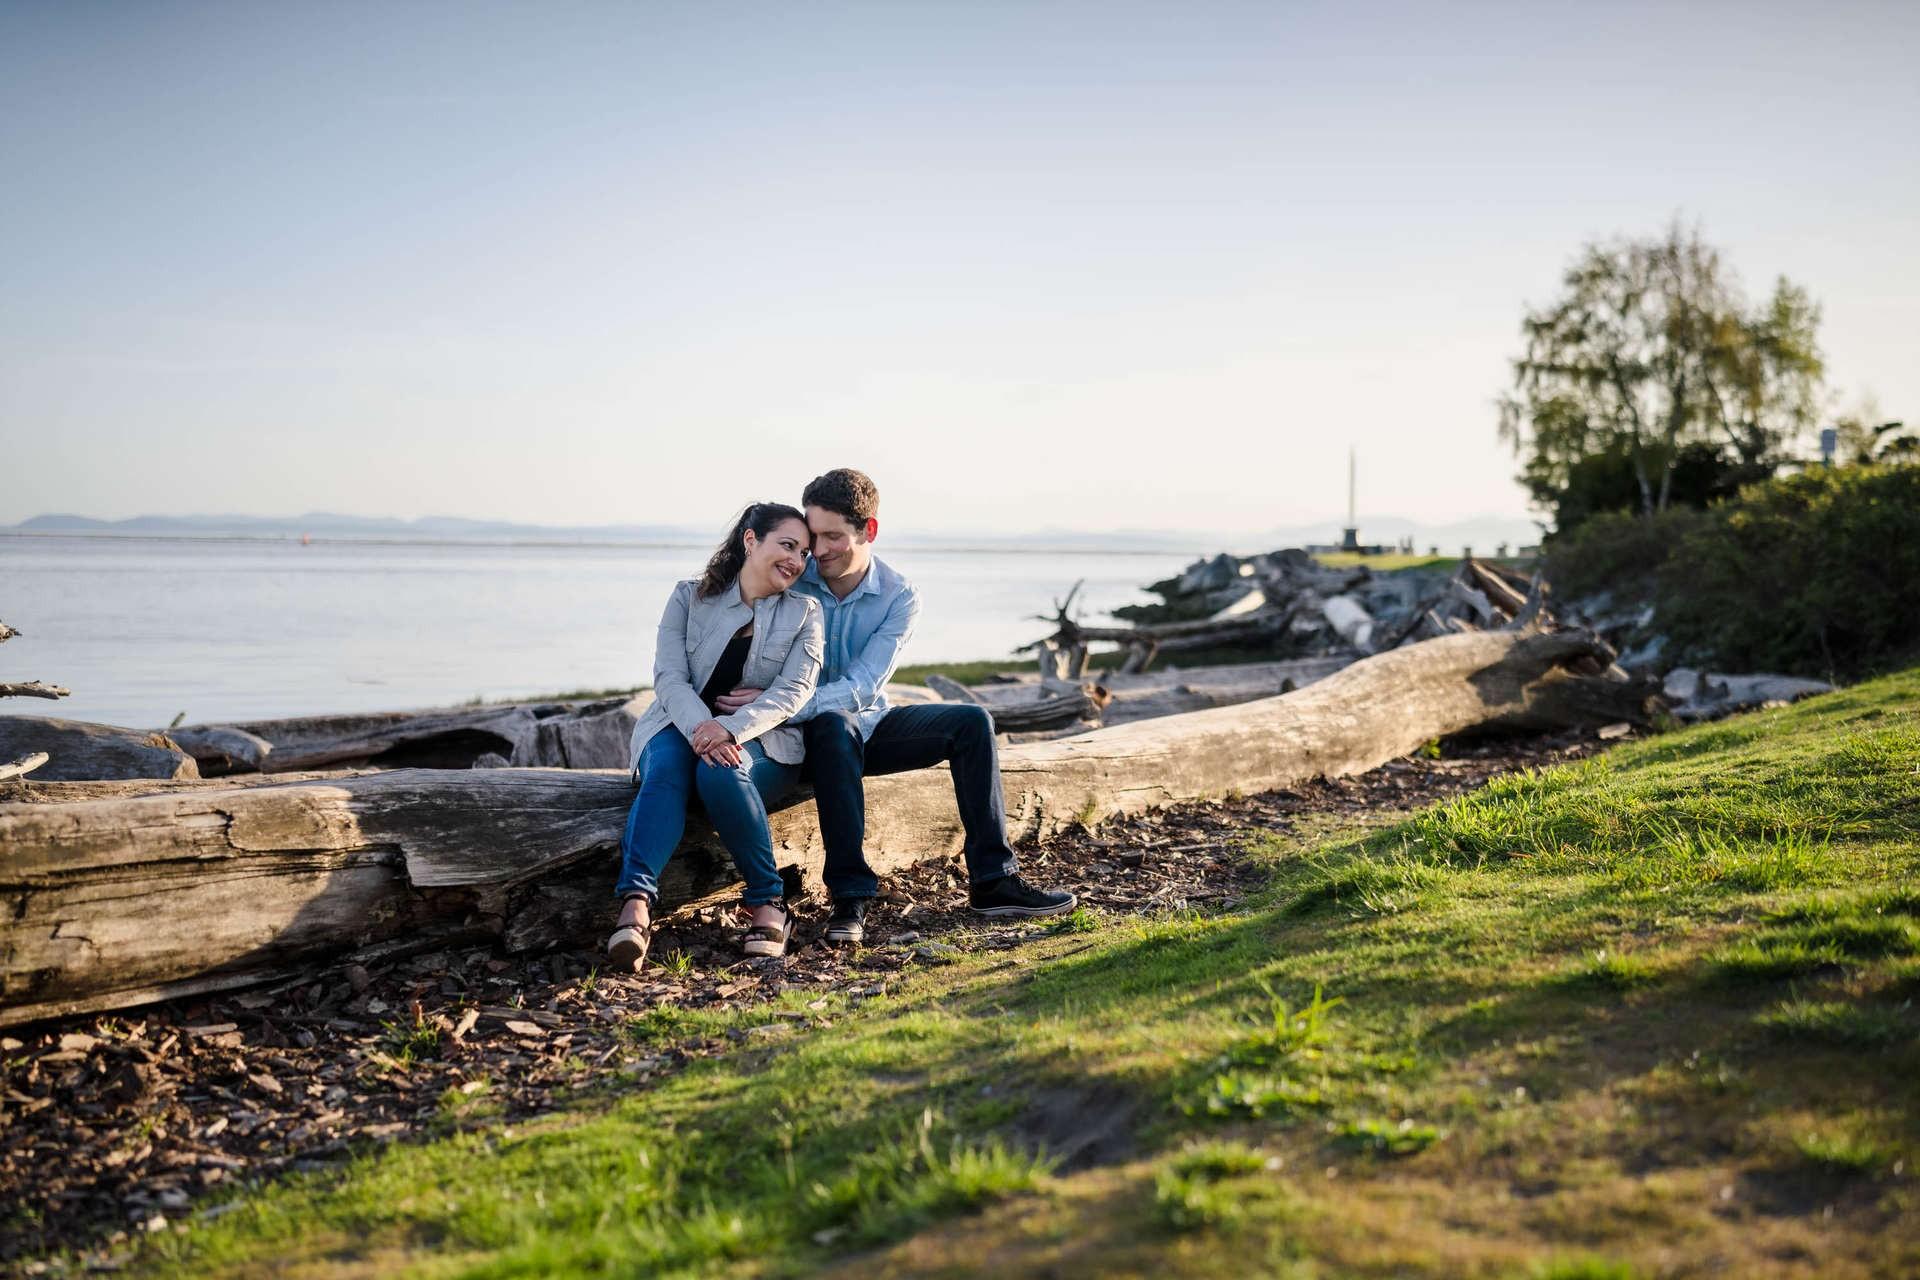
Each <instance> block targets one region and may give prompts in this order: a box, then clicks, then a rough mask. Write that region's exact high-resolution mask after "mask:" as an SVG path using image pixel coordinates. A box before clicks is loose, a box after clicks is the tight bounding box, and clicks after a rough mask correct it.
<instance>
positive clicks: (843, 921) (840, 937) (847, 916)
mask: <svg viewBox="0 0 1920 1280" xmlns="http://www.w3.org/2000/svg"><path fill="white" fill-rule="evenodd" d="M866 920H867V899H865V898H846V899H839V898H836V899H835V900H834V903H833V914H832V915H830V916H828V917H827V941H828V942H846V943H856V942H863V941H865V940H866V936H867V924H866Z"/></svg>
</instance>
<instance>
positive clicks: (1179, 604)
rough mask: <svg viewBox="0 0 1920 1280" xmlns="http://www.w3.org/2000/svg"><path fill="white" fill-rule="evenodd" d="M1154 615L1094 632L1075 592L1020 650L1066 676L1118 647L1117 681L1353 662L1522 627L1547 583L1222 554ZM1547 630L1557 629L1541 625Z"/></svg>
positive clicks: (1504, 573) (1144, 608)
mask: <svg viewBox="0 0 1920 1280" xmlns="http://www.w3.org/2000/svg"><path fill="white" fill-rule="evenodd" d="M1148 590H1149V591H1152V592H1154V593H1155V594H1157V595H1159V596H1160V597H1161V600H1162V603H1161V604H1157V605H1134V606H1128V607H1126V608H1122V609H1117V610H1115V611H1114V612H1115V616H1116V617H1119V618H1121V619H1123V620H1125V621H1129V622H1131V623H1132V624H1133V625H1131V626H1124V627H1088V626H1083V625H1081V624H1080V623H1079V622H1078V621H1077V620H1076V619H1075V618H1074V617H1073V600H1074V596H1075V595H1077V594H1078V591H1079V588H1078V585H1077V584H1076V586H1075V588H1074V590H1073V591H1070V592H1068V593H1067V598H1066V599H1065V600H1063V601H1057V602H1056V603H1055V605H1054V616H1053V617H1052V618H1050V619H1043V621H1051V622H1052V623H1053V624H1054V631H1053V634H1052V635H1050V636H1047V637H1045V638H1044V639H1041V640H1036V641H1034V642H1033V643H1032V644H1029V645H1026V646H1024V647H1023V648H1022V649H1021V650H1020V652H1026V651H1033V652H1036V653H1038V654H1040V655H1041V664H1042V666H1043V668H1046V667H1051V668H1052V669H1054V670H1055V671H1056V672H1057V674H1058V675H1059V676H1061V677H1065V678H1069V679H1071V678H1078V677H1080V676H1082V675H1083V674H1084V673H1085V670H1086V663H1087V653H1088V647H1089V646H1090V645H1093V644H1111V645H1116V646H1118V647H1119V648H1121V649H1122V650H1123V651H1124V652H1125V654H1126V657H1125V659H1124V661H1123V662H1122V664H1121V667H1120V670H1121V671H1122V672H1128V673H1131V672H1136V671H1145V670H1147V669H1148V668H1149V667H1150V666H1152V664H1153V663H1154V661H1155V660H1156V659H1157V658H1159V657H1161V656H1162V655H1163V654H1164V655H1173V654H1179V653H1181V652H1186V651H1192V650H1196V649H1216V650H1217V649H1236V650H1251V651H1256V652H1264V653H1267V654H1270V655H1271V656H1273V657H1274V658H1299V657H1328V656H1336V655H1345V656H1347V657H1348V658H1357V657H1362V656H1364V655H1366V654H1369V653H1379V652H1382V651H1384V650H1387V649H1391V648H1395V647H1397V646H1399V645H1402V644H1407V643H1411V642H1413V641H1415V640H1428V639H1432V638H1433V637H1435V636H1442V635H1448V634H1452V633H1455V632H1459V631H1470V630H1484V629H1487V628H1489V627H1501V626H1507V625H1511V624H1514V623H1516V622H1518V623H1520V624H1523V625H1524V624H1526V623H1528V622H1532V621H1534V620H1535V619H1536V618H1540V616H1541V605H1542V603H1543V599H1544V590H1543V588H1542V587H1541V586H1540V584H1539V583H1538V582H1537V581H1535V580H1533V579H1530V578H1528V577H1526V576H1524V575H1522V574H1519V573H1518V572H1516V571H1515V570H1513V569H1511V568H1508V567H1507V566H1505V565H1502V564H1499V563H1497V562H1493V561H1483V560H1475V559H1473V558H1471V557H1469V558H1468V559H1466V560H1465V561H1463V562H1461V564H1460V566H1459V568H1458V569H1457V570H1455V571H1454V572H1452V573H1451V574H1449V573H1446V572H1444V571H1428V570H1421V569H1405V570H1399V571H1397V572H1393V573H1375V572H1373V571H1372V570H1370V569H1368V568H1366V567H1365V566H1351V567H1346V568H1333V567H1329V566H1327V565H1323V564H1321V563H1320V562H1319V561H1317V560H1315V559H1314V558H1313V557H1312V556H1311V555H1309V554H1307V553H1306V552H1305V551H1302V550H1300V549H1299V548H1297V547H1290V548H1288V549H1286V550H1283V551H1274V552H1270V553H1268V554H1265V555H1257V556H1247V557H1241V556H1232V555H1226V554H1221V555H1218V556H1215V557H1214V558H1213V559H1211V560H1202V561H1199V562H1197V563H1196V564H1194V565H1192V566H1191V567H1189V568H1188V569H1187V570H1186V572H1184V573H1182V574H1181V575H1179V576H1178V577H1175V578H1169V579H1167V580H1166V581H1165V582H1157V583H1154V584H1153V585H1152V586H1150V587H1149V588H1148ZM1542 621H1543V622H1546V621H1550V619H1542Z"/></svg>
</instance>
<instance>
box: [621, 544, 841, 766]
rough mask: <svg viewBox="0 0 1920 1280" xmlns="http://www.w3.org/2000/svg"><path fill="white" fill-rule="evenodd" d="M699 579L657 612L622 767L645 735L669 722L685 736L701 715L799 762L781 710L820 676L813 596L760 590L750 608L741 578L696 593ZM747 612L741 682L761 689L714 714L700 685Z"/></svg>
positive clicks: (801, 700) (788, 710)
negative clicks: (748, 634) (646, 686)
mask: <svg viewBox="0 0 1920 1280" xmlns="http://www.w3.org/2000/svg"><path fill="white" fill-rule="evenodd" d="M699 585H700V584H699V580H698V579H696V578H689V579H687V580H686V581H685V582H682V583H680V584H679V585H677V586H675V587H674V589H673V594H672V595H671V596H669V597H668V598H667V608H666V611H665V612H664V613H662V614H661V615H660V635H659V639H658V640H657V642H656V643H655V645H654V657H653V703H652V705H651V706H649V707H648V708H647V709H646V710H645V711H643V712H641V714H640V719H639V720H638V722H636V723H635V724H634V726H633V738H632V740H631V742H630V743H629V744H628V750H627V767H628V768H629V769H633V768H638V767H639V764H640V752H641V750H642V749H643V748H645V746H646V745H647V742H648V740H649V739H651V738H652V737H653V735H654V734H656V733H658V732H659V731H660V730H662V729H664V728H666V727H667V726H668V725H669V724H671V725H672V726H673V727H674V728H676V729H678V730H679V731H680V732H681V733H682V734H684V735H686V736H687V737H689V738H691V737H692V736H693V731H694V729H695V728H697V727H698V726H699V725H700V724H701V722H702V721H706V720H718V721H719V722H720V723H721V725H722V726H724V727H725V728H726V729H727V730H728V731H729V732H731V733H732V734H733V740H734V741H735V742H737V743H739V744H740V745H741V746H743V747H744V746H745V745H746V744H747V743H749V742H751V741H753V740H754V739H755V738H759V739H761V744H760V745H761V747H762V749H763V750H765V751H766V753H767V755H768V756H769V757H771V758H772V759H775V760H778V761H780V762H781V763H782V764H799V763H800V761H801V760H802V759H804V758H805V755H806V740H805V738H804V737H803V736H802V734H801V731H800V728H799V726H797V725H788V724H787V723H786V720H787V717H789V716H791V715H792V714H793V713H794V712H796V711H798V710H799V709H800V708H801V707H803V706H805V705H806V703H807V699H808V698H810V697H812V696H813V687H814V685H815V684H816V683H817V682H818V681H819V679H820V660H821V656H822V654H823V653H824V652H825V650H826V628H825V624H824V623H823V621H822V619H821V613H820V605H819V602H817V601H814V600H810V599H808V598H807V597H806V596H803V595H799V594H797V593H795V592H792V591H780V592H776V593H775V594H773V595H770V596H765V597H762V598H761V600H760V601H759V602H758V603H756V604H755V605H753V606H752V608H751V609H749V608H748V606H747V604H746V602H745V601H743V600H741V599H740V583H739V579H737V578H736V579H735V580H734V581H732V582H729V583H728V584H727V585H726V586H725V587H724V588H722V589H721V590H720V592H719V593H718V594H716V595H712V596H706V597H702V596H701V595H700V591H699ZM749 618H751V619H752V620H753V643H752V645H751V646H750V647H749V648H748V649H747V664H746V668H745V670H743V671H742V672H741V675H740V683H741V684H742V685H743V686H745V687H748V688H754V689H764V690H766V692H764V693H762V694H761V695H760V696H759V697H757V698H755V699H754V700H753V701H752V702H750V703H748V704H747V705H746V706H744V707H742V708H740V709H739V710H738V711H735V712H732V713H731V714H729V715H724V716H716V715H715V714H714V713H713V712H712V711H710V710H708V708H707V704H706V703H704V702H702V701H701V700H700V690H702V689H703V688H705V687H706V683H707V681H708V679H709V678H711V677H712V675H713V669H714V668H715V667H717V666H718V665H720V657H721V655H722V654H724V653H725V652H726V651H727V642H728V641H729V640H731V639H733V637H734V634H735V633H736V632H738V631H739V630H740V628H741V627H743V626H745V625H746V624H747V620H748V619H749Z"/></svg>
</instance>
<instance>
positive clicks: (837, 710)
mask: <svg viewBox="0 0 1920 1280" xmlns="http://www.w3.org/2000/svg"><path fill="white" fill-rule="evenodd" d="M801 504H802V506H803V507H804V508H805V510H804V511H801V510H796V509H795V508H793V507H789V506H785V505H783V504H781V503H777V502H762V503H756V504H755V505H753V506H751V507H748V508H747V509H746V510H745V511H743V512H742V513H741V514H740V517H739V518H738V519H737V520H735V521H734V524H733V528H732V529H731V530H729V531H728V533H727V536H726V539H725V541H723V542H722V543H721V544H720V547H719V549H718V550H716V551H715V552H714V554H713V558H712V559H711V560H710V561H709V562H708V563H707V567H706V571H705V572H704V573H702V574H701V575H700V576H699V577H698V578H689V579H688V580H687V581H685V582H682V583H680V584H679V585H678V586H676V587H675V588H674V589H673V594H672V595H671V596H670V597H669V598H668V600H667V607H666V611H665V612H664V613H663V614H662V615H661V617H660V635H659V641H658V644H657V646H656V648H655V655H654V667H653V687H654V702H653V705H652V706H650V707H648V708H647V710H646V712H645V713H644V714H643V715H642V716H641V717H640V721H639V723H638V724H636V725H635V726H634V730H633V747H632V759H631V767H632V769H633V773H634V777H635V779H636V780H637V781H638V782H639V784H640V793H639V795H638V796H636V797H635V798H634V802H633V809H632V812H631V813H630V814H629V815H628V817H627V828H626V834H625V835H624V836H623V837H622V839H621V842H620V857H621V868H620V880H619V883H618V885H617V886H616V887H615V890H614V892H615V894H616V896H618V897H619V898H620V900H621V906H620V918H619V926H618V928H617V930H616V931H615V933H614V934H613V936H612V937H611V938H610V939H609V940H608V942H607V957H608V960H609V961H610V962H611V963H612V964H614V965H615V966H616V967H619V968H638V967H639V965H640V964H641V962H643V961H644V960H645V959H646V954H647V945H648V940H649V938H650V937H651V933H652V928H653V921H654V914H655V911H656V909H657V907H658V905H659V885H660V872H661V869H662V868H664V867H665V866H666V864H667V860H668V859H669V858H671V857H672V856H673V851H674V848H675V847H676V846H677V845H678V844H679V842H680V836H681V833H682V831H683V830H684V829H685V826H686V816H687V804H688V801H689V800H690V799H691V797H692V796H693V795H694V794H695V793H698V795H699V797H700V800H701V803H702V805H703V806H704V807H705V809H706V812H707V816H708V818H709V819H710V820H711V821H712V823H713V827H714V830H715V831H716V832H718V833H719V836H720V839H721V841H722V842H723V843H724V844H725V845H726V846H727V849H728V851H729V852H730V853H732V855H733V860H734V863H735V865H736V866H737V867H738V868H739V870H740V875H741V877H742V878H743V879H744V880H745V881H746V895H745V897H746V904H747V908H748V910H749V912H750V913H751V916H752V920H751V924H750V927H749V928H748V929H747V931H746V934H745V937H744V939H743V949H744V950H745V952H746V954H747V955H749V956H779V955H784V954H785V953H786V949H787V944H788V941H789V940H790V939H791V938H792V936H793V924H794V922H793V913H792V912H791V911H790V910H789V909H788V908H787V905H786V901H785V892H784V886H783V882H782V880H781V877H780V871H779V869H778V868H777V867H776V866H775V865H774V855H773V836H772V833H771V831H770V830H769V828H768V824H767V806H768V805H770V804H773V803H775V802H776V801H778V800H779V799H780V797H781V796H783V795H785V794H786V793H787V792H788V791H789V790H791V789H792V787H793V786H794V784H795V783H797V782H799V781H801V780H802V779H806V780H807V781H810V782H811V783H812V784H813V794H814V804H815V806H816V807H817V808H818V810H819V815H820V835H821V840H822V842H823V843H824V844H825V846H826V870H825V879H826V883H827V891H828V893H830V894H831V895H832V897H833V913H832V915H831V916H830V917H829V918H828V921H827V941H829V942H839V943H858V942H860V941H861V940H862V939H863V937H864V936H865V935H864V925H863V920H864V917H865V913H866V907H867V903H868V902H869V901H870V900H871V899H872V898H873V896H874V894H875V893H876V892H878V889H879V880H878V878H877V877H876V876H875V875H874V873H873V870H872V868H870V867H869V866H868V865H867V860H866V853H865V848H864V837H865V829H866V796H865V791H864V789H863V787H862V785H861V779H862V778H864V777H865V776H867V775H869V774H875V775H878V774H883V773H898V772H900V771H902V770H906V769H924V768H926V767H928V766H930V765H934V764H938V763H939V762H941V761H943V760H944V761H949V762H950V763H951V764H952V768H953V792H954V799H955V800H956V802H957V803H958V805H959V810H960V820H961V824H962V825H963V826H964V827H965V829H966V842H965V851H966V862H967V876H968V881H969V889H968V900H969V904H970V905H971V907H972V909H973V910H974V911H976V912H978V913H980V914H982V915H988V916H1045V915H1053V914H1056V913H1058V912H1062V911H1069V910H1071V909H1072V908H1073V906H1074V897H1073V895H1072V894H1070V893H1062V892H1057V891H1048V890H1044V889H1038V888H1035V887H1034V886H1032V885H1029V884H1027V883H1026V882H1025V881H1024V880H1022V879H1021V878H1020V876H1019V874H1018V866H1019V864H1018V859H1017V858H1016V857H1015V856H1014V852H1013V849H1012V847H1011V846H1010V845H1009V844H1008V843H1007V832H1006V806H1005V801H1004V799H1003V798H1002V793H1001V789H1000V765H999V753H998V750H997V748H996V745H995V742H994V737H993V721H992V719H991V718H990V717H989V716H988V714H987V711H986V709H985V708H983V707H979V706H972V705H965V704H958V703H955V704H937V705H923V706H909V707H889V706H888V705H887V696H886V684H887V679H888V677H889V676H891V675H892V674H893V669H894V667H895V666H897V665H898V663H899V660H900V652H901V650H902V649H903V648H904V647H905V646H906V643H907V640H908V638H909V637H910V636H911V635H912V634H913V624H914V620H915V619H916V618H917V617H918V615H919V612H920V598H919V593H918V592H917V591H915V590H914V587H913V584H912V583H910V582H908V581H907V580H906V579H905V578H903V577H901V576H900V574H899V573H897V572H895V571H894V570H893V569H891V568H889V567H888V566H887V565H886V564H885V563H884V562H883V561H881V560H879V559H877V558H875V556H874V554H873V541H874V538H875V537H876V536H877V535H878V533H879V529H880V522H879V520H878V519H877V516H878V513H879V509H880V494H879V491H878V490H877V489H876V488H875V487H874V484H873V481H872V480H870V479H868V478H867V477H866V476H865V475H863V474H862V473H860V472H858V471H853V470H850V469H846V468H842V469H839V470H835V471H829V472H827V473H826V474H825V475H823V476H820V477H819V478H818V479H816V480H814V481H813V483H811V484H809V485H808V486H807V488H806V492H805V493H804V494H803V495H802V497H801Z"/></svg>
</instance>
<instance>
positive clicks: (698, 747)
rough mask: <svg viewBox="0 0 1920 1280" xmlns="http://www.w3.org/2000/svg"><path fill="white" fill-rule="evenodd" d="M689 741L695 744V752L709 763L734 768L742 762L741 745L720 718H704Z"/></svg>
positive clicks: (696, 726)
mask: <svg viewBox="0 0 1920 1280" xmlns="http://www.w3.org/2000/svg"><path fill="white" fill-rule="evenodd" d="M687 741H688V742H689V743H690V744H692V746H693V754H695V755H697V756H699V757H700V758H701V759H702V760H705V761H706V762H707V763H708V764H711V765H719V766H721V767H723V768H727V769H732V768H736V767H738V765H739V764H740V746H739V744H738V743H736V742H735V741H734V740H733V734H732V732H731V731H730V730H728V728H727V727H726V726H725V725H723V724H721V723H720V722H719V721H718V720H702V721H701V722H700V723H699V724H697V725H695V726H694V727H693V736H692V737H691V738H689V739H687Z"/></svg>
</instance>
